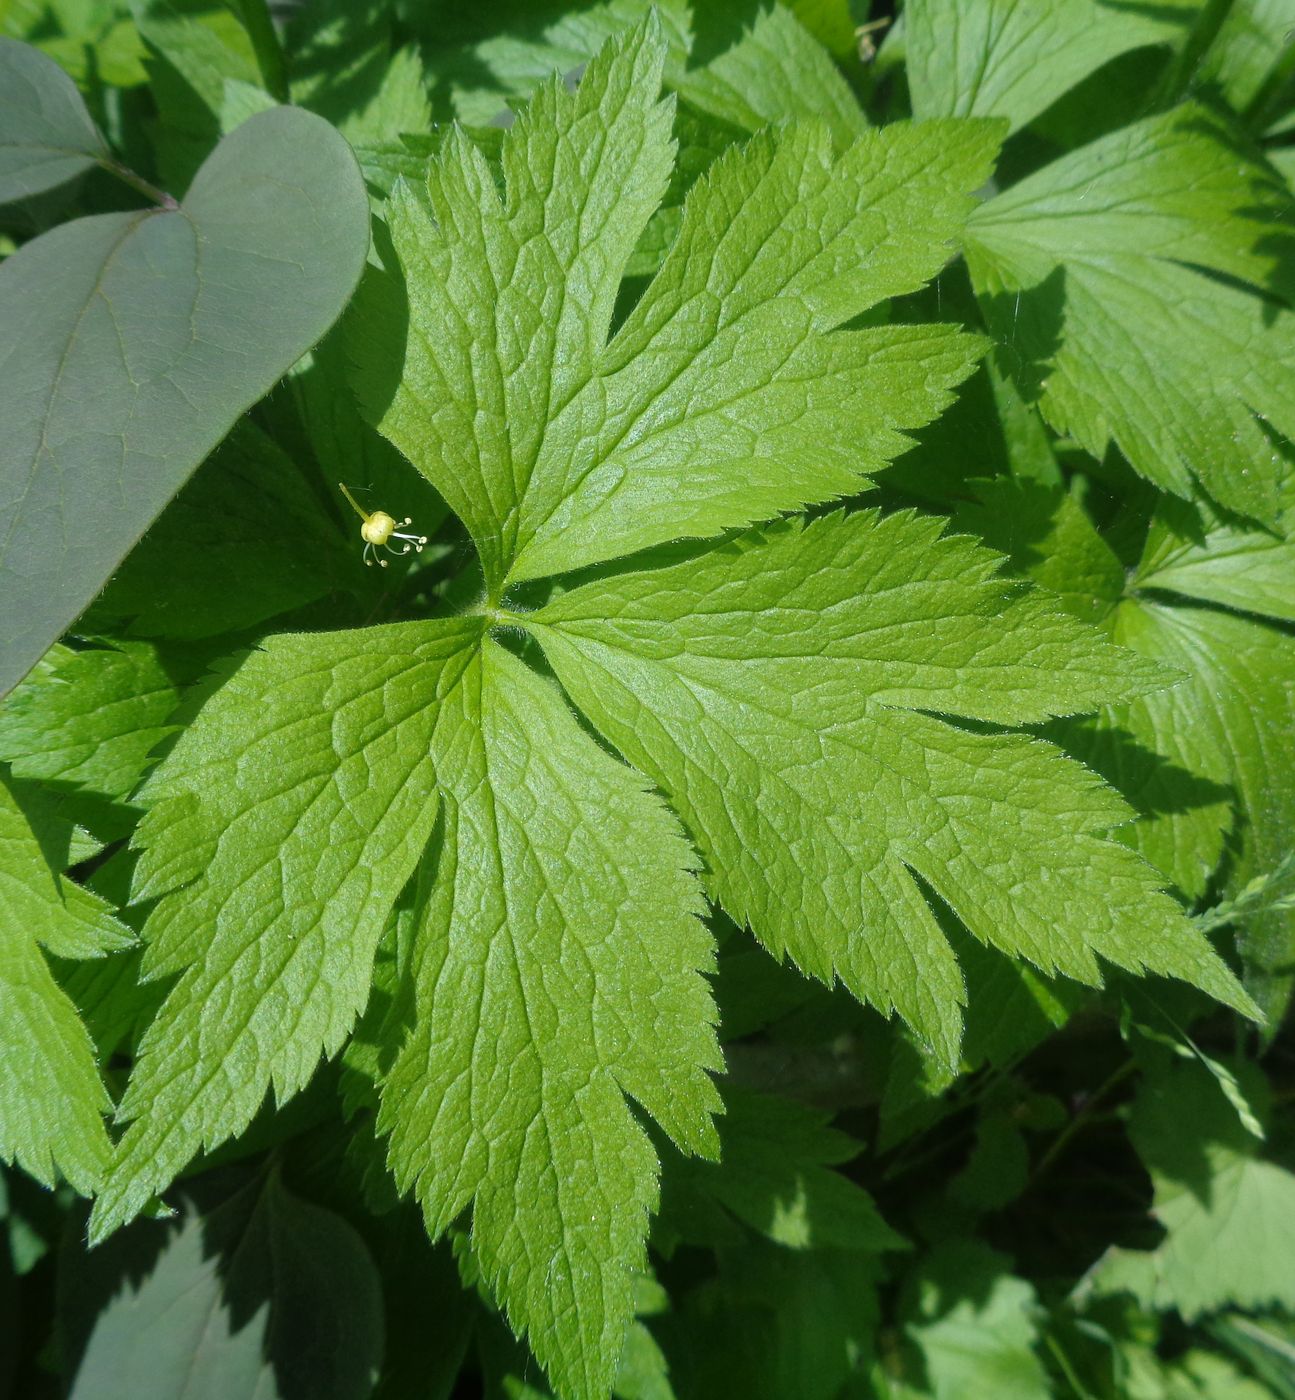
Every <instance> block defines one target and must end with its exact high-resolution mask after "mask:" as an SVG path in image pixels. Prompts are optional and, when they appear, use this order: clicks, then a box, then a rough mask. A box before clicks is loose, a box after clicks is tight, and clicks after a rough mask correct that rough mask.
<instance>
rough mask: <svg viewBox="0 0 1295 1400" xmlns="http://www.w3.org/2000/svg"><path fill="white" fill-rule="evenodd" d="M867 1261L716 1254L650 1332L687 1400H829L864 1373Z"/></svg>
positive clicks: (755, 1249) (744, 1251)
mask: <svg viewBox="0 0 1295 1400" xmlns="http://www.w3.org/2000/svg"><path fill="white" fill-rule="evenodd" d="M880 1272H881V1270H880V1267H879V1261H878V1257H877V1256H876V1255H874V1254H866V1253H858V1252H851V1251H846V1250H827V1251H818V1250H808V1251H793V1250H786V1249H780V1248H778V1246H776V1245H772V1244H767V1243H765V1242H764V1241H762V1240H761V1241H756V1242H755V1243H753V1244H751V1245H748V1246H746V1247H745V1248H741V1249H733V1250H724V1251H722V1252H721V1254H720V1255H719V1271H718V1275H717V1276H715V1277H712V1276H709V1275H708V1276H704V1277H703V1278H702V1280H701V1281H700V1283H699V1284H698V1285H697V1286H695V1287H694V1288H693V1290H692V1292H691V1294H689V1295H687V1296H685V1297H683V1298H682V1299H679V1300H677V1307H676V1312H675V1313H672V1314H667V1315H666V1316H664V1317H662V1318H661V1319H659V1323H658V1325H657V1326H656V1327H655V1330H656V1332H657V1335H658V1336H660V1337H661V1339H662V1342H663V1345H664V1348H665V1351H666V1355H667V1356H668V1357H669V1359H670V1364H671V1373H672V1376H673V1378H674V1381H675V1385H676V1387H677V1388H678V1391H679V1394H680V1395H681V1396H683V1397H688V1400H701V1397H711V1396H721V1395H722V1396H728V1395H733V1396H737V1395H740V1396H742V1397H743V1400H787V1397H790V1396H795V1397H796V1400H837V1397H838V1396H841V1395H843V1394H845V1393H846V1392H843V1390H842V1387H843V1386H844V1385H845V1384H846V1382H847V1380H848V1379H849V1378H850V1376H851V1375H852V1374H854V1373H857V1372H858V1371H860V1370H862V1371H864V1372H866V1370H867V1367H868V1363H869V1361H871V1360H872V1359H873V1357H872V1355H871V1353H872V1348H873V1345H874V1341H875V1337H876V1332H877V1329H878V1325H879V1322H880V1308H879V1306H878V1303H877V1298H876V1290H877V1283H878V1278H879V1275H880Z"/></svg>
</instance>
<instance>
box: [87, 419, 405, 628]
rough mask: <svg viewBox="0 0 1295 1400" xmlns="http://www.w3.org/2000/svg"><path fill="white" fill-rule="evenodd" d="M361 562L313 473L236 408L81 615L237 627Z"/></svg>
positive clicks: (312, 593)
mask: <svg viewBox="0 0 1295 1400" xmlns="http://www.w3.org/2000/svg"><path fill="white" fill-rule="evenodd" d="M355 465H359V464H355ZM360 470H363V468H362V467H361V468H360ZM406 475H408V472H407V471H406ZM357 479H358V480H363V481H367V480H369V478H368V477H367V476H359V477H357ZM427 523H430V522H425V521H423V520H422V519H421V518H420V520H419V525H420V528H421V527H422V526H423V525H424V524H427ZM358 563H359V554H358V551H357V549H356V547H355V542H354V539H353V538H352V537H350V536H349V531H348V536H347V537H345V538H344V537H343V535H342V532H341V530H340V528H339V525H338V521H337V520H336V519H333V520H330V519H328V518H327V517H326V516H324V515H323V514H322V512H321V511H320V508H319V496H318V490H317V487H316V484H315V482H312V481H311V480H310V478H308V477H307V475H306V474H305V473H304V472H303V470H302V468H301V467H300V466H299V465H298V464H297V462H296V461H294V460H293V458H292V457H291V456H290V454H288V453H287V452H285V451H284V450H283V449H282V448H281V447H279V446H278V445H277V444H276V443H275V442H274V441H273V439H271V438H270V437H269V436H267V435H266V434H265V433H264V432H262V431H261V430H260V429H259V428H257V427H256V426H255V425H254V424H253V423H252V422H251V421H250V420H248V419H241V420H240V421H239V422H238V423H236V424H235V425H234V428H233V430H232V431H231V433H230V434H229V436H228V437H227V438H226V439H225V441H224V442H222V443H221V445H220V446H219V447H218V448H217V449H216V450H215V452H213V453H212V454H211V456H210V457H208V458H207V460H206V461H205V462H203V464H202V465H201V466H200V467H199V468H198V470H197V471H196V472H195V473H194V474H193V476H192V477H191V478H190V479H189V481H188V482H186V483H185V485H184V487H183V488H182V489H181V490H180V492H179V494H178V495H176V496H175V498H174V499H173V500H172V501H171V503H170V505H168V506H167V508H166V509H165V510H164V511H163V513H162V514H161V515H160V516H159V517H158V519H157V520H156V521H155V522H154V524H153V526H152V527H151V528H150V529H149V530H148V532H147V533H146V534H145V535H144V537H143V539H141V540H140V541H139V543H138V544H137V545H136V546H135V547H134V549H132V550H131V552H130V553H129V554H128V555H127V556H126V558H125V560H124V561H123V563H122V565H121V567H120V568H119V569H118V570H117V572H116V573H115V574H114V575H113V577H112V578H111V579H110V580H109V582H108V586H107V588H106V589H105V590H104V592H103V593H102V594H100V596H99V597H98V598H97V599H96V600H95V603H94V605H93V607H92V609H91V612H90V614H89V616H88V621H89V622H90V623H91V624H93V625H94V626H96V627H103V628H105V629H106V628H109V627H111V628H113V629H122V628H124V629H126V630H129V631H130V632H132V633H134V634H135V635H136V636H144V637H173V638H189V639H191V638H198V637H210V636H215V635H216V634H218V633H221V632H237V631H240V630H242V629H244V628H248V627H252V626H254V625H255V624H257V623H259V622H263V621H264V620H265V619H266V618H270V617H275V616H277V615H279V614H281V613H285V612H290V611H291V610H293V609H294V608H299V607H301V606H303V605H304V604H306V603H309V602H312V601H314V599H316V598H321V597H323V596H324V595H325V594H327V593H329V592H331V591H332V590H333V589H334V588H337V587H340V586H342V585H343V583H344V581H345V580H346V579H347V577H348V575H349V576H351V577H354V575H355V572H356V565H357V564H358ZM361 581H362V580H361Z"/></svg>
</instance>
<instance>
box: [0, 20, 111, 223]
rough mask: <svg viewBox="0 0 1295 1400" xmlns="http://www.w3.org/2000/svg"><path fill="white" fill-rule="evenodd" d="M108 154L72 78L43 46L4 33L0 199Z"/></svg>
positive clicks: (46, 185)
mask: <svg viewBox="0 0 1295 1400" xmlns="http://www.w3.org/2000/svg"><path fill="white" fill-rule="evenodd" d="M107 158H108V150H107V147H106V146H105V145H104V143H103V137H102V136H100V135H99V129H98V127H96V126H95V124H94V122H93V121H92V120H91V117H90V113H89V112H87V111H86V107H85V103H84V102H82V101H81V94H80V93H79V92H78V91H77V90H76V84H75V83H74V82H73V81H72V79H71V78H69V77H68V75H67V74H66V73H65V72H64V71H63V70H62V69H61V68H60V67H59V66H58V64H57V63H55V62H54V60H53V59H52V58H47V57H46V56H45V55H44V54H43V53H41V52H40V50H39V49H33V48H32V47H31V46H30V45H28V44H20V43H18V41H17V40H15V39H0V204H8V203H10V202H11V201H12V200H15V199H26V198H27V197H28V196H29V195H33V194H40V193H41V192H42V191H43V190H52V189H53V188H54V187H55V186H56V185H61V184H63V183H64V182H65V181H67V180H70V179H72V177H73V176H74V175H79V174H80V173H81V172H82V171H83V170H88V169H89V168H90V167H91V166H92V165H98V164H99V162H100V161H102V160H106V159H107Z"/></svg>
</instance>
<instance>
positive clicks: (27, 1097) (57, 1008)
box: [0, 771, 128, 1195]
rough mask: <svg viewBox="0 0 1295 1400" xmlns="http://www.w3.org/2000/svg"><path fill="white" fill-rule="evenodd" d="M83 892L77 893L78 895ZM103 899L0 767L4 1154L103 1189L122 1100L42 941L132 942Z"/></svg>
mask: <svg viewBox="0 0 1295 1400" xmlns="http://www.w3.org/2000/svg"><path fill="white" fill-rule="evenodd" d="M74 895H76V896H79V897H80V898H79V899H77V898H73V896H74ZM124 934H126V930H124V929H122V928H121V926H120V925H118V924H117V923H116V922H115V920H113V919H111V918H110V917H109V916H108V914H107V910H106V908H105V907H104V906H103V905H102V903H101V902H100V901H99V900H97V899H95V898H94V896H92V895H90V894H89V893H88V892H87V891H84V890H79V889H78V888H77V887H76V886H74V885H72V884H71V883H70V882H64V881H60V880H59V878H58V877H57V875H56V874H55V872H54V871H52V870H51V869H50V867H49V865H48V864H47V862H46V859H45V856H44V853H43V852H42V849H41V843H40V840H39V837H38V835H37V832H36V830H35V829H34V828H33V826H32V824H31V821H30V819H29V817H28V815H27V813H26V812H25V811H24V808H23V806H21V805H20V804H19V800H18V796H17V794H16V792H15V790H14V788H13V786H12V785H11V783H10V781H9V779H8V777H7V776H6V775H5V774H4V773H3V771H0V1161H4V1162H17V1164H18V1166H20V1167H21V1168H22V1169H23V1170H24V1171H27V1172H30V1173H31V1175H32V1176H34V1177H36V1179H37V1180H38V1181H42V1182H44V1183H45V1185H46V1186H53V1185H54V1183H55V1181H56V1180H57V1173H61V1174H62V1175H63V1176H65V1177H66V1178H67V1180H68V1181H69V1182H71V1184H72V1185H73V1186H74V1187H75V1188H76V1189H77V1190H78V1191H80V1192H81V1193H82V1194H84V1195H88V1194H90V1192H92V1191H93V1190H95V1189H96V1187H97V1186H98V1185H99V1182H100V1180H101V1179H102V1176H103V1172H104V1168H105V1167H106V1165H107V1162H108V1158H109V1155H110V1152H111V1145H110V1144H109V1141H108V1133H107V1130H106V1129H105V1127H104V1121H103V1115H104V1113H105V1112H108V1111H110V1110H111V1108H112V1102H111V1100H110V1099H109V1098H108V1094H107V1091H106V1090H105V1089H104V1087H103V1083H102V1082H101V1080H100V1078H99V1071H98V1067H97V1066H96V1064H95V1059H94V1049H93V1046H92V1045H91V1042H90V1037H89V1035H88V1033H87V1032H86V1028H85V1026H84V1025H83V1024H82V1022H81V1019H80V1017H79V1016H78V1015H77V1011H76V1008H75V1007H74V1006H73V1005H72V1002H71V1001H70V999H69V998H68V996H67V994H66V993H65V992H64V991H63V990H62V988H60V987H59V985H58V984H57V983H56V982H55V980H54V977H53V974H52V973H51V972H50V969H49V965H48V964H47V963H46V961H45V959H44V957H43V955H42V953H41V950H40V943H41V942H43V943H45V945H46V946H47V947H48V948H50V950H51V951H53V952H56V953H60V954H63V955H64V956H74V957H75V956H81V957H85V956H95V955H96V954H101V953H102V952H104V951H105V949H106V948H107V947H112V946H117V947H120V946H123V944H124V943H125V942H127V941H128V938H126V937H123V935H124Z"/></svg>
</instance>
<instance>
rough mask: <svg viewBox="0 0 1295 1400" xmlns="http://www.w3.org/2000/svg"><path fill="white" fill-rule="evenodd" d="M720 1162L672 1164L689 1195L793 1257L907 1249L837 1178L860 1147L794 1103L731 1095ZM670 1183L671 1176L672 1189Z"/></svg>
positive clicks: (866, 1199)
mask: <svg viewBox="0 0 1295 1400" xmlns="http://www.w3.org/2000/svg"><path fill="white" fill-rule="evenodd" d="M719 1139H720V1147H721V1155H720V1160H719V1161H718V1162H714V1163H710V1162H693V1161H689V1160H686V1159H685V1160H682V1161H680V1162H678V1163H671V1164H670V1171H671V1172H672V1173H674V1174H678V1173H683V1174H684V1175H685V1177H686V1178H687V1179H688V1181H689V1183H690V1186H691V1189H695V1190H699V1191H702V1192H704V1193H706V1194H707V1195H711V1196H713V1197H715V1199H716V1200H718V1201H719V1202H720V1203H721V1204H722V1205H723V1206H724V1207H725V1208H726V1209H728V1210H729V1211H731V1212H732V1213H733V1214H734V1215H735V1216H737V1217H738V1219H739V1220H742V1221H744V1222H745V1223H746V1224H748V1225H749V1226H751V1228H752V1229H753V1230H757V1231H759V1232H760V1234H762V1235H764V1236H766V1237H767V1238H768V1239H770V1240H772V1241H773V1243H774V1244H780V1245H784V1246H785V1247H786V1248H788V1249H862V1250H872V1251H879V1250H884V1249H903V1248H906V1243H905V1241H904V1239H903V1238H902V1236H900V1235H897V1234H896V1233H895V1231H894V1230H892V1229H891V1228H890V1227H889V1226H888V1225H887V1224H886V1223H885V1221H884V1220H882V1218H881V1216H880V1214H878V1211H877V1207H876V1205H875V1204H874V1203H873V1200H872V1197H871V1196H869V1195H868V1193H867V1192H866V1191H865V1190H863V1188H862V1187H860V1186H858V1185H856V1184H855V1182H853V1181H851V1180H850V1179H849V1178H848V1177H847V1176H844V1175H842V1174H841V1173H840V1172H834V1171H832V1170H830V1169H831V1168H832V1167H834V1166H839V1165H841V1164H842V1163H844V1162H848V1161H850V1160H851V1159H852V1158H854V1157H857V1156H858V1154H859V1152H860V1151H861V1150H862V1144H861V1143H858V1142H856V1141H854V1139H852V1138H850V1137H848V1136H846V1134H845V1133H842V1132H838V1131H837V1130H836V1129H835V1128H832V1127H830V1126H829V1119H828V1115H827V1114H825V1113H820V1112H817V1111H815V1110H814V1109H811V1108H806V1107H804V1106H802V1105H800V1104H798V1103H796V1102H794V1101H793V1100H791V1099H781V1098H774V1097H772V1096H771V1095H768V1094H757V1093H752V1092H750V1091H747V1090H740V1089H737V1088H728V1089H726V1090H725V1093H724V1116H723V1118H721V1119H720V1120H719ZM669 1186H670V1179H669V1176H667V1189H669Z"/></svg>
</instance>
